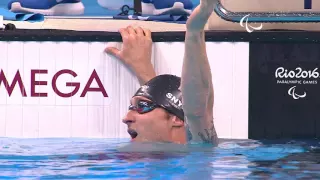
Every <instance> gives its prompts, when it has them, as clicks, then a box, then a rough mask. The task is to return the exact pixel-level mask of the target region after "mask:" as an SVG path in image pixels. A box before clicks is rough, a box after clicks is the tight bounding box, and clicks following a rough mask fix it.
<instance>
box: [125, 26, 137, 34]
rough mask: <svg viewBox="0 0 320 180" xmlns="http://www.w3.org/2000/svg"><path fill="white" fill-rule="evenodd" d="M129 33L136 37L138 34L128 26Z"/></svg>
mask: <svg viewBox="0 0 320 180" xmlns="http://www.w3.org/2000/svg"><path fill="white" fill-rule="evenodd" d="M127 31H128V32H129V34H130V35H133V36H135V35H136V34H137V33H136V31H135V30H134V29H133V27H132V26H128V27H127Z"/></svg>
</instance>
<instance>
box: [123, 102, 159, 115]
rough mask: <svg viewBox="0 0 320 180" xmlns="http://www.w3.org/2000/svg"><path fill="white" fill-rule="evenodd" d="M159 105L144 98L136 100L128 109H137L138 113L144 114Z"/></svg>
mask: <svg viewBox="0 0 320 180" xmlns="http://www.w3.org/2000/svg"><path fill="white" fill-rule="evenodd" d="M157 107H160V106H159V105H157V104H155V103H153V102H151V101H145V100H136V101H134V102H133V104H131V105H130V106H129V110H133V111H137V112H138V113H139V114H144V113H147V112H150V111H152V110H154V109H155V108H157Z"/></svg>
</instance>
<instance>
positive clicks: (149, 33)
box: [143, 29, 152, 39]
mask: <svg viewBox="0 0 320 180" xmlns="http://www.w3.org/2000/svg"><path fill="white" fill-rule="evenodd" d="M143 31H144V34H145V36H146V37H148V38H150V39H152V38H151V31H150V30H149V29H143Z"/></svg>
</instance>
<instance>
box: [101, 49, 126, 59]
mask: <svg viewBox="0 0 320 180" xmlns="http://www.w3.org/2000/svg"><path fill="white" fill-rule="evenodd" d="M104 51H105V52H106V53H108V54H110V55H112V56H114V57H116V58H118V59H120V60H122V57H121V53H120V50H119V49H117V48H115V47H107V48H106V49H105V50H104Z"/></svg>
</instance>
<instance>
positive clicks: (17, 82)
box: [0, 69, 108, 98]
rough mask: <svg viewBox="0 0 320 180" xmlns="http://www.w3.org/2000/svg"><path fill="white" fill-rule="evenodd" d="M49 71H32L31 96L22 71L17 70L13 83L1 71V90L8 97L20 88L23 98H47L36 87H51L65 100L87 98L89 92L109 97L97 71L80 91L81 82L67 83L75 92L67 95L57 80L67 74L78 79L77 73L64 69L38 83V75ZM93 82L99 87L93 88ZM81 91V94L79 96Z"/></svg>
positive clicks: (46, 94)
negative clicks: (22, 76)
mask: <svg viewBox="0 0 320 180" xmlns="http://www.w3.org/2000/svg"><path fill="white" fill-rule="evenodd" d="M47 73H48V70H46V69H32V70H30V76H31V88H30V94H29V93H27V91H26V89H25V85H24V82H23V79H22V78H21V74H20V71H19V70H17V72H16V73H15V75H14V78H13V80H12V82H8V80H7V77H6V73H5V72H4V71H3V70H2V69H1V72H0V88H3V87H4V88H5V89H6V91H7V92H8V95H9V96H11V94H12V92H13V90H14V88H19V89H20V92H21V95H22V96H23V97H47V96H48V93H47V92H36V86H51V87H52V89H53V91H54V92H55V94H56V95H58V96H60V97H64V98H68V97H73V96H75V95H78V96H80V97H85V96H86V95H87V93H88V92H99V93H101V94H102V95H103V96H104V97H108V94H107V92H106V90H105V87H104V86H103V84H102V82H101V80H100V77H99V75H98V74H97V72H96V70H93V71H92V73H91V75H90V77H89V78H88V81H87V83H86V84H85V86H84V88H83V89H81V90H80V82H66V84H65V86H67V87H73V90H72V91H70V92H67V93H63V92H61V91H60V90H59V86H60V84H59V85H57V80H58V79H59V77H60V76H61V75H64V74H67V75H70V76H72V77H77V76H78V75H77V73H76V72H74V71H72V70H70V69H62V70H60V71H58V72H56V73H55V74H54V76H53V77H52V79H50V81H37V80H36V75H38V76H39V75H41V74H47ZM93 81H95V82H96V83H97V84H98V87H91V85H92V83H93ZM79 91H80V94H77V93H78V92H79Z"/></svg>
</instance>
